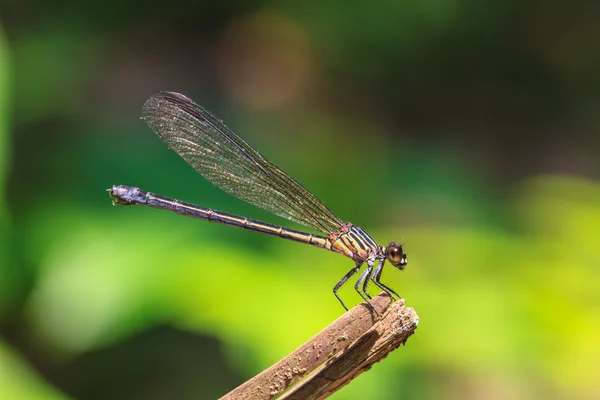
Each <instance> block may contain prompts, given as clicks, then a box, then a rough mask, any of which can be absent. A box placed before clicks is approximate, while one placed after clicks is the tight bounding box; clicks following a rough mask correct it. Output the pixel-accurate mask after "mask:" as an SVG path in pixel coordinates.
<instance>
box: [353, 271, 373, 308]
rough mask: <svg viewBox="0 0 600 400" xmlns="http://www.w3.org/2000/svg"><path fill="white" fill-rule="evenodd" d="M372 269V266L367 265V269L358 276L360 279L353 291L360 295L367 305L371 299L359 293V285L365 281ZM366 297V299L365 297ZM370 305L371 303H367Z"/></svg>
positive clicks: (367, 295) (365, 294) (366, 294)
mask: <svg viewBox="0 0 600 400" xmlns="http://www.w3.org/2000/svg"><path fill="white" fill-rule="evenodd" d="M372 269H373V265H372V264H371V265H369V264H367V269H365V271H364V272H363V273H362V274H361V275H360V278H358V280H357V281H356V284H355V285H354V290H356V292H357V293H358V294H359V295H360V297H362V298H363V299H364V300H365V301H366V302H367V303H369V299H370V298H371V296H369V294H368V293H364V294H363V292H361V291H360V289H359V288H360V285H361V283H363V281H365V282H366V281H367V280H368V277H369V274H370V273H371V270H372ZM365 296H366V297H365ZM369 304H371V303H369Z"/></svg>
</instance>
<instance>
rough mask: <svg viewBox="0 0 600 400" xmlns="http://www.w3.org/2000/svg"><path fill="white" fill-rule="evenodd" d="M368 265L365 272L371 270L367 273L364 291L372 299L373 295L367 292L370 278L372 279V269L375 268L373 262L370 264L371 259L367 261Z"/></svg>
mask: <svg viewBox="0 0 600 400" xmlns="http://www.w3.org/2000/svg"><path fill="white" fill-rule="evenodd" d="M367 265H368V266H369V267H368V268H367V270H366V271H365V272H367V271H369V273H368V275H365V277H366V279H365V280H364V283H363V287H362V291H363V293H364V294H366V295H367V297H368V298H369V299H372V298H373V297H372V296H371V295H370V294H369V293H367V286H368V285H369V280H370V279H369V275H371V271H372V270H373V264H369V261H367Z"/></svg>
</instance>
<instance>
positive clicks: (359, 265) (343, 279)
mask: <svg viewBox="0 0 600 400" xmlns="http://www.w3.org/2000/svg"><path fill="white" fill-rule="evenodd" d="M361 265H362V263H358V262H357V263H356V267H354V268H352V269H351V270H350V271H348V273H347V274H346V275H344V277H343V278H342V279H340V281H339V282H338V283H337V284H336V285H335V286H334V288H333V294H334V295H335V297H337V299H338V300H339V302H340V303H341V304H342V307H344V309H345V310H346V311H348V307H346V305H345V304H344V302H343V301H342V299H341V298H340V296H338V294H337V291H338V289H339V288H340V287H342V285H343V284H344V283H346V281H347V280H348V279H350V277H351V276H352V275H354V274H355V273H357V272H358V270H359V269H360V267H361Z"/></svg>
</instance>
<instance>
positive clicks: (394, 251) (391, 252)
mask: <svg viewBox="0 0 600 400" xmlns="http://www.w3.org/2000/svg"><path fill="white" fill-rule="evenodd" d="M386 250H387V258H388V260H390V262H391V263H392V264H394V265H396V264H400V263H401V262H402V245H401V244H400V243H396V242H392V243H390V244H388V246H387V249H386Z"/></svg>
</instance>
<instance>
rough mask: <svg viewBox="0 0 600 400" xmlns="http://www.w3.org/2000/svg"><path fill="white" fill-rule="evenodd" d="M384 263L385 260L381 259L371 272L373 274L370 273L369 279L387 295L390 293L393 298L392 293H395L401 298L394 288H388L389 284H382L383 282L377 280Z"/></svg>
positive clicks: (379, 277)
mask: <svg viewBox="0 0 600 400" xmlns="http://www.w3.org/2000/svg"><path fill="white" fill-rule="evenodd" d="M384 263H385V261H382V262H381V263H380V264H379V265H378V266H377V268H375V271H374V272H373V275H371V280H372V281H373V283H375V284H376V285H377V286H379V288H380V289H381V290H383V291H384V292H386V293H387V294H388V295H390V297H391V298H394V296H393V295H396V297H397V298H399V299H400V298H401V297H400V295H399V294H398V293H396V292H395V291H394V289H392V288H390V287H389V286H386V285H384V284H383V283H381V282H380V281H379V280H380V279H381V274H382V273H383V264H384Z"/></svg>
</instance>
